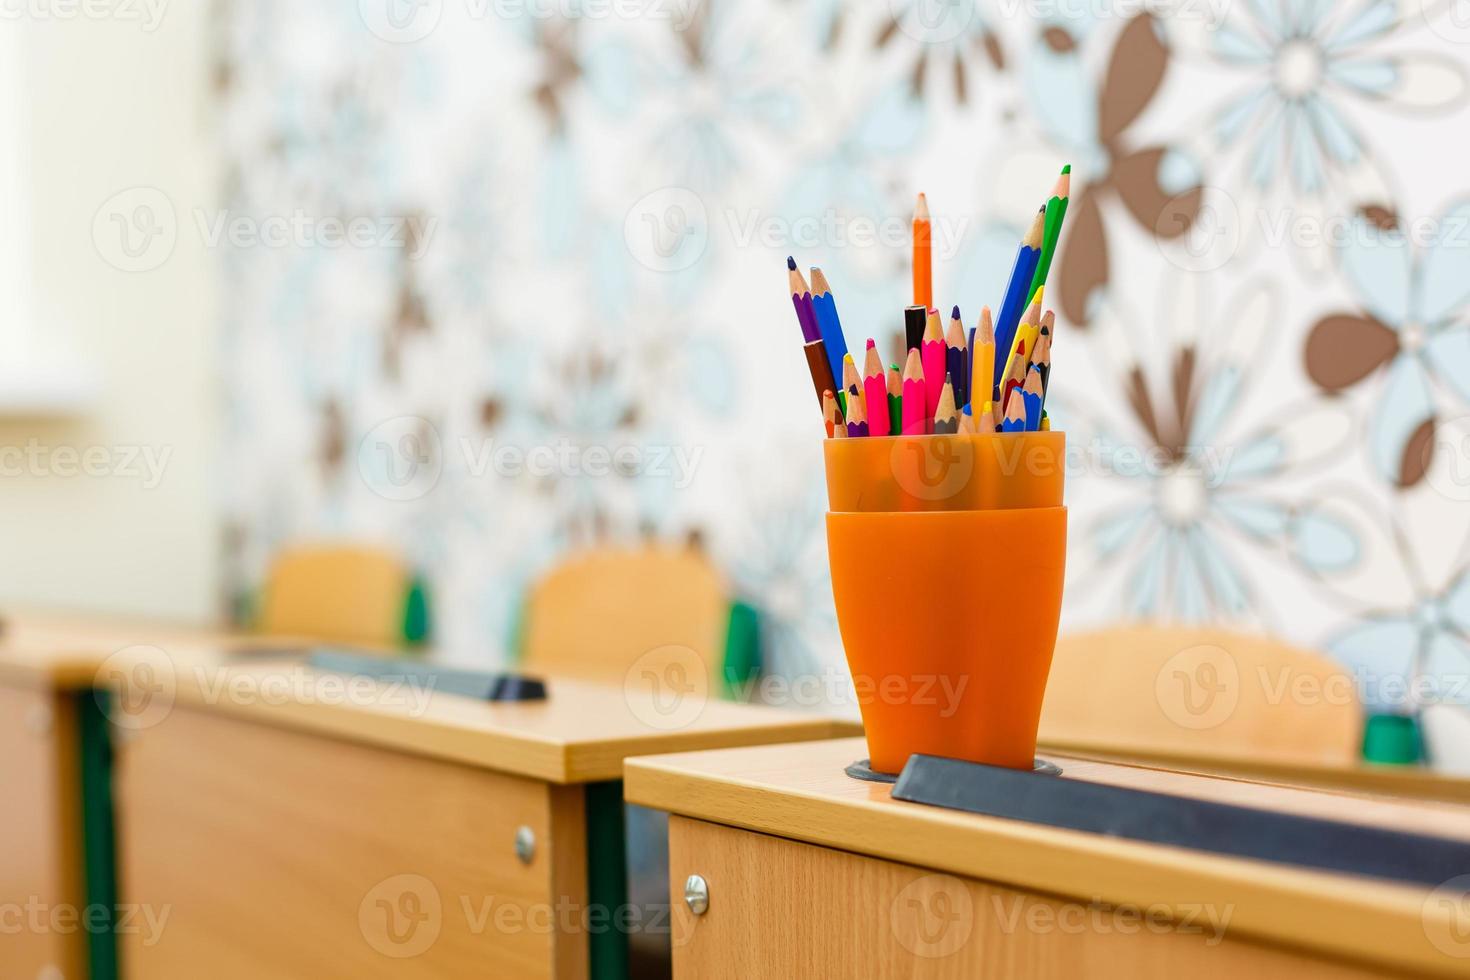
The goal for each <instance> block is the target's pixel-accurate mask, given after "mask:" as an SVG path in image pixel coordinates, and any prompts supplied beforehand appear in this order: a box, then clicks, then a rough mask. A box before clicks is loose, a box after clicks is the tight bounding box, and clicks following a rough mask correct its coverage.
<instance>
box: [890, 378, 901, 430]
mask: <svg viewBox="0 0 1470 980" xmlns="http://www.w3.org/2000/svg"><path fill="white" fill-rule="evenodd" d="M888 432H889V434H890V435H895V436H896V435H899V434H900V433H902V432H903V376H902V375H901V374H900V373H899V369H898V365H897V364H890V365H888Z"/></svg>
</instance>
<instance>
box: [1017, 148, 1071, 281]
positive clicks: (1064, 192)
mask: <svg viewBox="0 0 1470 980" xmlns="http://www.w3.org/2000/svg"><path fill="white" fill-rule="evenodd" d="M1071 193H1072V165H1071V164H1070V163H1069V164H1067V165H1066V166H1065V167H1063V168H1062V173H1061V176H1060V177H1058V178H1057V185H1056V187H1054V188H1052V193H1051V199H1050V200H1048V201H1047V202H1046V227H1045V229H1044V230H1043V232H1042V238H1041V258H1040V259H1039V260H1038V261H1037V263H1036V274H1035V275H1033V276H1032V277H1031V288H1030V289H1029V290H1028V291H1027V293H1026V302H1027V303H1030V302H1031V300H1032V299H1034V298H1035V297H1036V291H1037V290H1038V289H1040V288H1041V287H1042V286H1043V285H1044V284H1045V283H1046V274H1047V273H1048V272H1050V271H1051V260H1052V256H1054V255H1055V254H1056V251H1057V242H1058V241H1059V240H1060V239H1061V237H1062V222H1063V221H1065V220H1066V218H1067V198H1068V196H1069V195H1070V194H1071Z"/></svg>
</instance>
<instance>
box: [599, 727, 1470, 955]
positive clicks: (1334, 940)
mask: <svg viewBox="0 0 1470 980" xmlns="http://www.w3.org/2000/svg"><path fill="white" fill-rule="evenodd" d="M866 754H867V753H866V749H865V746H864V743H863V741H862V740H861V739H856V738H854V739H838V740H831V741H826V742H814V743H810V744H805V745H791V746H760V747H754V748H744V749H728V750H723V751H718V752H696V753H685V754H680V755H669V756H658V757H644V758H638V759H630V760H628V763H627V766H626V772H625V777H624V778H625V783H624V785H625V796H626V798H627V799H628V801H629V802H631V803H637V804H641V805H643V806H648V807H653V808H656V809H660V810H666V811H669V812H671V813H675V814H679V815H682V816H686V817H692V818H695V819H698V820H704V821H709V822H713V823H718V824H724V825H727V826H731V827H737V828H741V829H744V830H751V831H756V832H760V833H765V834H773V835H777V836H780V837H785V838H790V839H793V840H797V841H804V842H807V843H810V844H817V845H821V846H824V847H829V848H834V849H838V850H843V851H850V852H854V853H857V854H861V855H867V856H871V857H876V858H882V859H886V860H890V861H896V862H901V863H904V864H909V865H915V866H919V867H924V868H932V869H936V870H940V871H945V872H949V873H951V874H955V875H961V876H965V877H968V878H974V879H979V880H982V881H988V882H994V883H998V884H1002V885H1006V886H1009V887H1013V888H1018V889H1023V890H1026V891H1029V892H1037V893H1043V894H1049V895H1055V896H1062V897H1067V898H1074V899H1080V900H1084V901H1088V902H1103V903H1108V904H1113V905H1126V906H1133V907H1140V908H1149V907H1157V906H1161V905H1162V906H1166V907H1168V908H1169V909H1170V910H1172V912H1173V914H1175V915H1176V916H1177V917H1180V918H1182V917H1183V916H1185V915H1187V914H1189V910H1190V909H1198V908H1199V907H1200V906H1201V904H1203V903H1213V904H1214V905H1215V906H1221V905H1228V906H1229V907H1231V909H1232V918H1231V921H1230V929H1231V931H1232V932H1236V931H1238V932H1239V934H1241V935H1243V936H1252V937H1256V938H1258V939H1260V940H1263V941H1266V942H1271V943H1277V944H1282V945H1286V946H1289V947H1295V948H1299V949H1305V950H1309V951H1313V952H1316V953H1320V954H1322V955H1327V956H1331V957H1337V958H1342V959H1347V960H1351V961H1358V962H1367V963H1372V964H1376V965H1379V966H1387V967H1389V968H1392V969H1397V970H1406V971H1411V972H1415V973H1421V974H1422V973H1432V974H1443V975H1460V976H1463V975H1465V974H1466V973H1467V972H1470V958H1460V957H1457V956H1455V955H1452V954H1451V953H1447V952H1446V951H1445V946H1446V945H1447V944H1448V945H1449V946H1451V947H1452V948H1453V949H1454V952H1455V953H1458V952H1460V950H1459V948H1458V945H1464V946H1465V949H1464V951H1463V952H1464V953H1465V954H1467V956H1470V944H1467V943H1465V942H1464V937H1463V935H1462V933H1463V931H1464V923H1463V922H1462V921H1459V920H1457V919H1456V916H1457V914H1459V915H1460V916H1461V918H1463V913H1460V912H1459V906H1458V905H1457V904H1456V903H1455V902H1454V901H1453V900H1452V899H1451V897H1450V896H1448V895H1447V894H1443V893H1438V892H1435V891H1432V890H1431V889H1429V888H1425V887H1421V886H1410V885H1402V884H1395V883H1389V882H1382V881H1374V880H1370V879H1366V878H1359V877H1352V876H1346V875H1337V874H1331V873H1326V872H1320V871H1309V870H1304V869H1299V868H1293V867H1288V866H1284V865H1277V864H1271V863H1266V862H1259V861H1249V860H1243V859H1239V858H1233V857H1228V856H1223V855H1217V854H1209V853H1204V852H1200V851H1192V850H1188V849H1184V848H1177V847H1164V846H1158V845H1152V844H1146V843H1141V842H1136V841H1127V840H1120V839H1116V838H1110V837H1104V836H1101V835H1096V834H1086V833H1079V832H1075V831H1068V830H1058V829H1054V828H1050V827H1045V826H1040V825H1036V824H1031V823H1025V822H1022V821H1014V820H1004V819H1000V818H995V817H984V816H978V815H974V814H966V813H960V812H957V811H952V810H946V809H943V808H939V807H929V806H923V805H920V804H913V803H904V802H902V801H898V800H894V799H892V798H891V796H890V790H891V787H890V786H888V785H885V784H881V783H868V782H862V781H859V780H855V779H851V778H850V777H848V776H846V775H844V773H843V771H842V770H843V767H844V766H846V765H847V764H848V763H850V762H852V761H854V760H856V759H859V758H861V757H863V756H865V755H866ZM1049 758H1052V759H1053V760H1054V761H1056V762H1057V763H1058V764H1060V765H1061V766H1062V767H1063V769H1064V772H1065V775H1064V776H1063V777H1061V778H1069V779H1082V780H1089V781H1093V782H1099V783H1108V784H1112V785H1117V786H1126V787H1130V788H1135V789H1143V790H1151V791H1154V792H1161V793H1173V794H1176V795H1183V796H1190V797H1195V798H1200V799H1207V800H1213V801H1217V802H1222V803H1233V804H1237V805H1241V806H1254V807H1262V808H1269V809H1275V810H1281V811H1285V812H1290V813H1296V814H1301V815H1304V816H1314V817H1323V818H1328V819H1336V820H1349V821H1355V822H1360V823H1364V824H1369V825H1374V826H1383V827H1393V828H1396V829H1399V830H1407V831H1415V832H1421V833H1429V834H1438V835H1441V836H1449V837H1454V838H1457V839H1461V840H1470V808H1465V807H1461V806H1457V805H1455V804H1450V803H1426V802H1422V801H1403V800H1395V799H1391V798H1386V797H1372V796H1366V795H1352V794H1346V793H1330V792H1323V791H1319V790H1312V789H1300V788H1292V787H1283V786H1277V785H1269V784H1263V783H1255V782H1249V781H1246V780H1240V779H1230V778H1221V777H1212V776H1204V775H1198V774H1190V773H1182V772H1172V771H1168V770H1162V769H1152V768H1145V767H1141V766H1129V765H1121V764H1116V763H1106V762H1094V761H1089V760H1082V759H1073V758H1065V757H1060V756H1049ZM1455 874H1456V871H1455V870H1454V869H1447V870H1446V875H1445V876H1446V878H1447V879H1449V878H1451V877H1452V876H1453V875H1455ZM1457 944H1458V945H1457Z"/></svg>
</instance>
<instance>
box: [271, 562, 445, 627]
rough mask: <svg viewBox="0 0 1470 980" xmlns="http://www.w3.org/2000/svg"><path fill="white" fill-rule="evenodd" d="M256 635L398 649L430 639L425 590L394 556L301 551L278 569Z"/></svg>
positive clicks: (273, 572)
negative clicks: (293, 637) (259, 633)
mask: <svg viewBox="0 0 1470 980" xmlns="http://www.w3.org/2000/svg"><path fill="white" fill-rule="evenodd" d="M256 626H257V628H258V629H259V630H260V631H261V632H264V633H268V634H271V635H276V636H297V637H303V638H309V639H315V640H321V641H324V642H327V643H342V644H349V645H361V646H369V647H382V648H385V649H393V648H398V647H403V646H414V645H416V644H418V643H420V642H422V641H423V640H424V639H425V638H426V636H427V633H428V624H427V610H426V607H425V603H424V598H423V593H422V590H421V589H420V588H419V586H418V583H417V582H416V581H415V579H414V577H413V575H412V573H411V572H410V570H409V569H408V568H407V566H405V565H404V564H403V562H402V561H400V560H399V559H398V557H397V556H395V555H394V554H392V553H391V552H389V551H386V550H383V549H380V548H373V547H368V546H363V545H346V544H344V545H294V546H291V547H287V548H285V549H283V550H282V551H281V552H280V554H278V555H277V556H276V558H275V560H274V561H273V562H272V563H271V567H270V571H269V573H268V574H267V576H266V581H265V586H264V589H263V590H262V595H261V602H260V615H259V617H258V618H257V621H256Z"/></svg>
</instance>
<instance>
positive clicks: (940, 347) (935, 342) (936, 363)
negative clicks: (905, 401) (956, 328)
mask: <svg viewBox="0 0 1470 980" xmlns="http://www.w3.org/2000/svg"><path fill="white" fill-rule="evenodd" d="M946 356H947V355H946V354H945V350H944V331H943V330H942V329H941V328H940V326H939V311H938V310H934V309H931V310H930V311H929V321H928V323H926V324H925V325H924V348H923V360H924V411H925V412H926V413H927V414H928V416H929V418H931V419H932V418H934V413H935V411H937V410H938V408H939V395H940V393H941V392H943V391H944V369H945V359H946Z"/></svg>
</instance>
